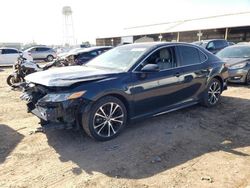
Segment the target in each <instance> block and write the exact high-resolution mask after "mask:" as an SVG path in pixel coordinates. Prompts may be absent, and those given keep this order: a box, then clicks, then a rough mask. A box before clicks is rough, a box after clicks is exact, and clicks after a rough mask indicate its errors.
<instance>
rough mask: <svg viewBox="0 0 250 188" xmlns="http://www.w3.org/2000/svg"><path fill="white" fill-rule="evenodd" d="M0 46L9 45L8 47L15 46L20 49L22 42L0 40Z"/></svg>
mask: <svg viewBox="0 0 250 188" xmlns="http://www.w3.org/2000/svg"><path fill="white" fill-rule="evenodd" d="M0 47H9V48H17V49H19V50H20V49H21V47H22V43H18V42H0Z"/></svg>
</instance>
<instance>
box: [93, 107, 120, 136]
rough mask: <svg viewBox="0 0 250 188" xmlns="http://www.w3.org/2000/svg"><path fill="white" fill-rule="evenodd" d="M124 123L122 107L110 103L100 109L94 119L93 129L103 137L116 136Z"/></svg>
mask: <svg viewBox="0 0 250 188" xmlns="http://www.w3.org/2000/svg"><path fill="white" fill-rule="evenodd" d="M123 123H124V112H123V110H122V107H121V106H120V105H119V104H117V103H114V102H109V103H106V104H104V105H102V106H101V107H99V108H98V110H97V111H96V113H95V115H94V119H93V128H94V131H95V132H96V134H98V135H99V136H101V137H111V136H113V135H115V134H116V133H117V132H118V131H119V129H120V128H121V127H122V125H123Z"/></svg>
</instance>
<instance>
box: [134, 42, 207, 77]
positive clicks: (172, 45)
mask: <svg viewBox="0 0 250 188" xmlns="http://www.w3.org/2000/svg"><path fill="white" fill-rule="evenodd" d="M177 46H187V47H193V48H196V49H197V50H198V51H199V52H201V53H202V54H204V55H205V57H206V59H205V60H204V61H202V62H201V63H194V64H190V65H184V66H178V67H173V68H169V69H164V70H160V71H159V72H162V71H167V70H172V69H176V68H182V67H188V66H193V65H199V64H203V63H205V62H206V61H207V60H208V56H207V54H205V53H204V52H203V51H201V50H200V49H199V48H198V47H196V46H193V45H189V44H171V45H166V46H161V47H158V48H157V49H155V50H153V51H152V52H151V53H150V54H148V55H147V56H146V57H145V58H143V60H142V61H141V62H140V63H139V64H138V65H137V66H136V67H135V68H134V69H133V70H132V71H131V72H133V73H140V71H136V69H137V68H138V67H139V66H140V65H141V64H142V63H143V62H144V61H145V60H146V59H147V58H148V57H149V56H151V55H152V54H153V53H155V52H156V51H157V50H160V49H162V48H167V47H177Z"/></svg>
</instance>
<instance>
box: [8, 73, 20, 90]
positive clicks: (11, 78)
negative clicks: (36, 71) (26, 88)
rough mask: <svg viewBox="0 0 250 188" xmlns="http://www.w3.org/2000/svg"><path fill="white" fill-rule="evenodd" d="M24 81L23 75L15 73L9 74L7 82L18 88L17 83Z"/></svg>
mask: <svg viewBox="0 0 250 188" xmlns="http://www.w3.org/2000/svg"><path fill="white" fill-rule="evenodd" d="M21 82H23V79H22V78H21V77H15V76H14V75H9V76H8V77H7V84H8V85H9V86H11V87H13V88H16V87H17V86H15V84H17V83H21Z"/></svg>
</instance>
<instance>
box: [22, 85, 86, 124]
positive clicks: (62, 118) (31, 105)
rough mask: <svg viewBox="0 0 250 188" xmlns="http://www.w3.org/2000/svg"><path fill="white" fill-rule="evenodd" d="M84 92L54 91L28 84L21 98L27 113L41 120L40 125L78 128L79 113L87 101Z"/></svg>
mask: <svg viewBox="0 0 250 188" xmlns="http://www.w3.org/2000/svg"><path fill="white" fill-rule="evenodd" d="M83 94H84V92H76V93H68V92H67V91H58V89H57V91H55V89H50V88H46V87H44V86H41V85H34V84H29V85H28V86H27V87H26V88H25V91H24V93H23V95H22V96H21V99H23V100H25V101H26V102H27V108H28V109H27V110H28V112H30V113H32V114H34V115H35V116H37V117H38V118H39V119H40V120H41V125H42V126H46V127H57V128H79V124H80V122H79V120H78V119H79V118H78V117H79V115H80V114H79V112H81V110H82V109H83V108H84V106H86V105H87V104H88V103H89V101H87V100H83V98H82V95H83Z"/></svg>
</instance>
